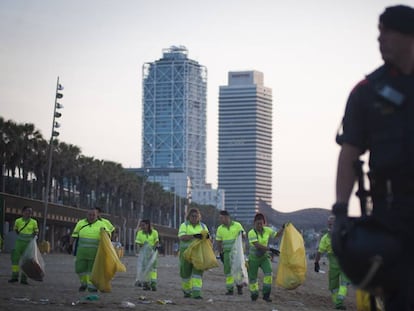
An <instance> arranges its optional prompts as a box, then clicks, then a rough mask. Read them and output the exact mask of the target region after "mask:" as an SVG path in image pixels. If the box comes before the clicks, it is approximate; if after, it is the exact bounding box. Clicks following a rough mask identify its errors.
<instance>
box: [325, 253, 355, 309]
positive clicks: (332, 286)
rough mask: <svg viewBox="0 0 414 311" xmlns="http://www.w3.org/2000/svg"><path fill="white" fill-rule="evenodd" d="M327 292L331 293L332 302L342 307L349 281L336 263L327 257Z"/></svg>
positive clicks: (333, 259)
mask: <svg viewBox="0 0 414 311" xmlns="http://www.w3.org/2000/svg"><path fill="white" fill-rule="evenodd" d="M328 278H329V285H328V286H329V290H330V291H331V296H332V301H333V303H334V304H335V305H336V306H338V305H342V304H343V301H344V299H345V297H346V294H347V292H348V285H349V284H350V281H349V279H348V278H347V277H346V276H345V274H344V273H343V272H342V271H341V268H340V267H339V264H338V261H337V260H336V259H335V258H332V256H330V257H329V273H328Z"/></svg>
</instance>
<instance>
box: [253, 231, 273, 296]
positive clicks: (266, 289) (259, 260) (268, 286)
mask: <svg viewBox="0 0 414 311" xmlns="http://www.w3.org/2000/svg"><path fill="white" fill-rule="evenodd" d="M276 235H277V231H275V230H273V229H272V228H270V227H266V226H265V227H263V232H262V233H259V232H257V231H256V230H255V229H251V230H250V231H249V233H248V239H249V269H248V270H247V274H248V276H249V289H250V295H251V296H252V298H253V297H257V296H258V295H259V282H258V279H257V274H258V271H259V268H261V269H262V271H263V274H264V277H263V288H262V292H263V295H264V296H265V295H267V296H268V295H270V292H271V290H272V279H273V278H272V273H273V272H272V263H271V261H270V255H269V254H268V252H266V251H263V250H260V249H258V248H256V247H255V246H254V244H253V243H255V242H258V243H259V244H261V245H263V246H266V247H267V246H268V243H269V239H271V238H275V237H276Z"/></svg>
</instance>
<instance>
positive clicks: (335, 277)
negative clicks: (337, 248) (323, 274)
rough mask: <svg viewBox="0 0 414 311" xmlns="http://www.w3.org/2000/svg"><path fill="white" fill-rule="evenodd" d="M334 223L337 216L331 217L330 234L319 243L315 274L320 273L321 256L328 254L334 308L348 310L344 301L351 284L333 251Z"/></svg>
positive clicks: (330, 287) (329, 222)
mask: <svg viewBox="0 0 414 311" xmlns="http://www.w3.org/2000/svg"><path fill="white" fill-rule="evenodd" d="M334 222H335V216H333V215H331V216H329V217H328V224H327V225H328V232H327V233H325V234H324V235H323V236H322V238H321V240H320V242H319V247H318V251H317V253H316V256H315V272H319V270H320V265H319V261H320V259H321V255H322V254H324V253H326V254H327V255H328V261H329V290H330V291H331V295H332V301H333V303H334V307H335V309H337V310H346V307H345V305H344V300H345V297H346V294H347V290H348V287H347V286H348V285H349V284H350V282H349V280H348V278H347V277H346V276H345V274H344V273H343V272H342V271H341V268H340V267H339V263H338V260H337V259H336V257H335V255H334V253H333V251H332V244H331V232H332V227H333V224H334Z"/></svg>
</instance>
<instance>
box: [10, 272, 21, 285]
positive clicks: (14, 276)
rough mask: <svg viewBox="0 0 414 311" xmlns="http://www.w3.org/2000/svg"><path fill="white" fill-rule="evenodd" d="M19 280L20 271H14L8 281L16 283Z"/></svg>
mask: <svg viewBox="0 0 414 311" xmlns="http://www.w3.org/2000/svg"><path fill="white" fill-rule="evenodd" d="M18 281H19V273H18V272H13V273H12V275H11V279H10V280H9V281H8V282H9V283H16V282H18Z"/></svg>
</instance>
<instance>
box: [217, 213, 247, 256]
mask: <svg viewBox="0 0 414 311" xmlns="http://www.w3.org/2000/svg"><path fill="white" fill-rule="evenodd" d="M240 232H244V229H243V226H242V225H241V224H240V223H239V222H238V221H234V220H233V221H231V223H230V225H229V226H226V225H220V226H219V227H218V228H217V232H216V240H217V241H221V242H222V243H223V250H225V251H227V250H231V248H232V247H233V245H234V242H235V241H236V239H237V237H238V236H239V234H240Z"/></svg>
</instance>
